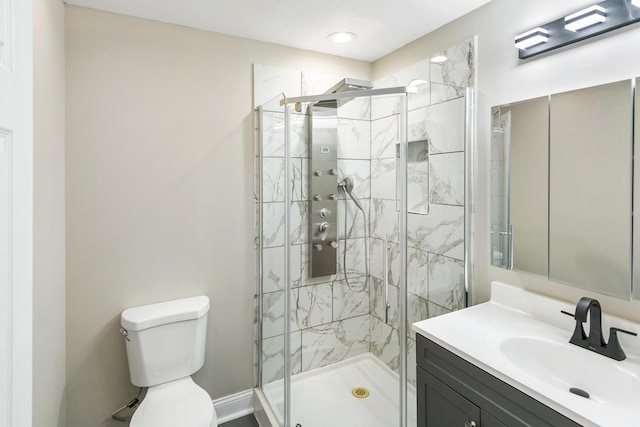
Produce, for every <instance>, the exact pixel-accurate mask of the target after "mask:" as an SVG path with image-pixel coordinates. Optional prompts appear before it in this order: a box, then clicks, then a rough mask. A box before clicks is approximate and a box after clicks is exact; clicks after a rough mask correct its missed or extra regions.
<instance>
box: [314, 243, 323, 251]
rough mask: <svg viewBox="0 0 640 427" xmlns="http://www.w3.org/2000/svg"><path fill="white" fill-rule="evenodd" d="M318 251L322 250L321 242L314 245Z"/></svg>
mask: <svg viewBox="0 0 640 427" xmlns="http://www.w3.org/2000/svg"><path fill="white" fill-rule="evenodd" d="M313 246H314V247H315V248H316V250H317V251H321V250H322V245H321V244H320V243H317V244H315V245H313Z"/></svg>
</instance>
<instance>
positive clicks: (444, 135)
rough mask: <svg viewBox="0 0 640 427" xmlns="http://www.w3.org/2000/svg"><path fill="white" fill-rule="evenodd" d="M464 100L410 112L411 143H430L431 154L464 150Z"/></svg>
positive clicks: (460, 99)
mask: <svg viewBox="0 0 640 427" xmlns="http://www.w3.org/2000/svg"><path fill="white" fill-rule="evenodd" d="M464 109H465V104H464V99H462V98H458V99H455V100H452V101H447V102H442V103H440V104H435V105H431V106H428V107H425V108H421V109H419V110H414V111H410V112H409V119H408V122H409V124H408V127H409V141H420V140H427V141H429V144H430V145H429V153H430V154H435V153H449V152H454V151H463V150H464V131H465V115H464V114H465V113H464Z"/></svg>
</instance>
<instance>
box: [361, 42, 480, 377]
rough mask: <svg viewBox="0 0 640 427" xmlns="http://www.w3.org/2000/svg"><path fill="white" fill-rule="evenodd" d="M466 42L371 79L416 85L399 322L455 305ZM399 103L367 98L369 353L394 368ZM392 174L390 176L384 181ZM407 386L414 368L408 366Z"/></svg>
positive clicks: (469, 83) (469, 72) (460, 261)
mask: <svg viewBox="0 0 640 427" xmlns="http://www.w3.org/2000/svg"><path fill="white" fill-rule="evenodd" d="M474 43H475V41H474V40H469V41H466V42H462V43H459V44H458V45H456V46H454V47H452V48H450V49H447V50H445V51H443V52H441V53H440V54H441V55H444V56H446V57H447V58H448V60H447V61H446V62H445V63H443V64H435V63H431V62H430V60H429V59H426V60H424V61H421V62H419V63H416V64H414V65H412V66H410V67H407V68H406V69H403V70H401V71H399V72H398V73H395V74H394V75H391V76H388V77H386V78H384V79H381V80H380V81H376V82H375V86H376V87H388V86H400V85H406V84H408V83H409V82H410V81H411V80H413V79H420V80H424V81H427V82H429V84H425V85H421V86H419V87H418V94H416V95H410V97H409V101H408V109H409V114H408V122H409V123H408V140H409V149H408V165H407V171H408V172H407V173H408V206H409V214H408V229H407V232H408V235H407V238H408V249H407V252H408V253H407V255H408V266H407V270H408V277H407V284H408V286H407V288H408V289H407V290H408V295H407V322H408V324H409V325H410V324H411V323H413V322H415V321H417V320H421V319H426V318H428V317H434V316H437V315H440V314H444V313H447V312H449V311H452V310H457V309H460V308H463V307H464V305H465V290H464V176H465V174H464V172H465V170H464V168H465V164H464V162H465V155H464V142H465V133H464V132H465V131H464V123H465V99H464V94H465V89H466V88H467V87H473V86H474V75H475V72H474V47H475V46H474ZM399 102H400V99H399V98H393V97H391V98H377V99H374V100H373V101H372V106H371V110H372V117H371V119H372V121H371V135H372V142H371V147H372V148H371V150H372V161H371V175H372V178H371V181H372V182H371V195H372V197H371V261H370V262H371V267H372V268H371V281H372V291H371V316H372V319H371V323H370V328H371V329H370V335H371V338H370V339H371V345H370V351H371V352H372V353H373V354H375V355H376V356H377V357H378V358H380V359H381V360H382V361H383V362H384V363H386V364H387V365H388V366H389V367H390V368H392V369H394V370H396V371H397V370H398V367H399V355H398V349H399V338H400V335H399V325H398V316H397V313H398V297H399V296H398V277H399V269H400V266H399V261H398V254H399V246H398V243H399V240H398V215H397V209H396V203H397V197H396V189H395V188H389V185H388V183H389V182H395V155H396V149H395V144H396V143H397V142H398V140H397V135H398V125H399V123H398V120H399V116H398V113H399V111H400V104H399ZM390 177H393V179H389V178H390ZM385 240H386V241H387V246H388V250H389V269H388V271H387V272H386V274H387V275H388V276H387V277H388V282H389V284H390V286H389V296H388V298H389V301H388V302H389V304H390V305H391V309H390V312H389V319H388V321H387V322H385V321H384V319H385V316H384V315H385V312H384V301H383V295H384V286H383V283H384V274H385V272H384V271H383V268H381V266H382V265H383V247H384V242H385ZM407 334H408V337H407V338H408V346H407V357H408V366H413V365H414V364H415V340H414V337H413V335H412V333H411V330H410V328H407ZM407 371H408V376H409V382H410V383H411V384H412V385H415V371H414V370H413V369H408V370H407Z"/></svg>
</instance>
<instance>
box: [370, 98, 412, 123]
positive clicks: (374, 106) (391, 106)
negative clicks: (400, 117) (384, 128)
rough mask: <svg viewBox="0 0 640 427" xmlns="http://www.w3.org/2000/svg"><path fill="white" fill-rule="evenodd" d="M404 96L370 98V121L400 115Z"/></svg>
mask: <svg viewBox="0 0 640 427" xmlns="http://www.w3.org/2000/svg"><path fill="white" fill-rule="evenodd" d="M403 100H404V95H381V96H374V97H373V98H371V120H377V119H381V118H383V117H389V116H393V115H394V114H399V113H400V106H401V105H402V104H401V103H402V102H403Z"/></svg>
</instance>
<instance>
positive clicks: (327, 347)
mask: <svg viewBox="0 0 640 427" xmlns="http://www.w3.org/2000/svg"><path fill="white" fill-rule="evenodd" d="M368 351H369V315H364V316H359V317H353V318H350V319H346V320H341V321H339V322H333V323H331V324H328V325H321V326H318V327H315V328H310V329H305V330H303V331H302V371H303V372H304V371H308V370H310V369H314V368H319V367H321V366H326V365H331V364H333V363H336V362H340V361H342V360H345V359H348V358H350V357H354V356H358V355H360V354H363V353H366V352H368Z"/></svg>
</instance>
